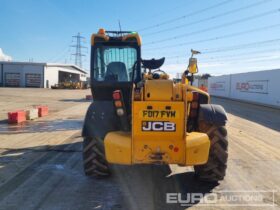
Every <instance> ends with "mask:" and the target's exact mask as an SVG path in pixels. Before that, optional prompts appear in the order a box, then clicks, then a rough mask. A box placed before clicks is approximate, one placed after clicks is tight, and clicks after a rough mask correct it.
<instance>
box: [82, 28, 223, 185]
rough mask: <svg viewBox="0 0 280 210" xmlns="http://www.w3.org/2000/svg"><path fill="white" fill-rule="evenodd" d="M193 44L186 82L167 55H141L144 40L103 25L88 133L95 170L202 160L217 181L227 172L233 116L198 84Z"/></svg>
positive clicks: (87, 154)
mask: <svg viewBox="0 0 280 210" xmlns="http://www.w3.org/2000/svg"><path fill="white" fill-rule="evenodd" d="M197 53H199V52H198V51H193V50H192V56H191V58H190V60H189V65H188V69H187V70H186V71H185V72H184V73H183V76H182V81H181V82H179V83H174V82H173V81H172V80H171V79H169V75H168V74H167V73H166V72H164V71H162V70H160V67H161V66H162V65H163V63H164V58H162V59H158V60H155V59H151V60H143V59H142V58H141V38H140V36H139V35H138V33H135V32H129V31H105V30H104V29H100V30H99V31H98V33H96V34H93V35H92V37H91V91H92V95H93V98H94V102H93V103H92V104H91V105H90V107H89V108H88V111H87V114H86V117H85V121H84V126H83V131H82V135H83V137H84V141H83V164H84V171H85V174H86V175H88V176H98V177H106V176H109V175H110V173H111V172H110V169H109V164H125V165H133V164H178V165H180V166H194V170H195V174H196V177H197V178H199V179H201V180H205V181H210V182H217V181H219V180H222V179H223V178H224V176H225V172H226V167H227V158H228V153H227V149H228V140H227V131H226V128H225V124H226V121H227V116H226V113H225V111H224V109H223V108H222V107H221V106H219V105H213V104H210V97H209V94H208V93H206V92H204V91H202V90H200V89H199V88H197V87H194V86H192V80H193V74H195V73H197V71H198V68H197V59H196V58H194V57H193V55H195V54H197Z"/></svg>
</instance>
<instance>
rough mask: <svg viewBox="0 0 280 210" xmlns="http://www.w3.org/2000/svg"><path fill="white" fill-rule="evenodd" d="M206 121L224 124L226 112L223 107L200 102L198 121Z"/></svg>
mask: <svg viewBox="0 0 280 210" xmlns="http://www.w3.org/2000/svg"><path fill="white" fill-rule="evenodd" d="M202 120H203V121H206V122H207V123H209V124H214V125H217V126H224V125H225V124H226V121H227V114H226V111H225V110H224V108H223V107H222V106H220V105H216V104H201V105H200V108H199V116H198V121H202Z"/></svg>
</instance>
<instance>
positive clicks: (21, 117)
mask: <svg viewBox="0 0 280 210" xmlns="http://www.w3.org/2000/svg"><path fill="white" fill-rule="evenodd" d="M24 121H26V117H25V111H22V110H20V111H15V112H8V123H21V122H24Z"/></svg>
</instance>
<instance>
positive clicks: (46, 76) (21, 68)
mask: <svg viewBox="0 0 280 210" xmlns="http://www.w3.org/2000/svg"><path fill="white" fill-rule="evenodd" d="M86 80H87V72H86V71H84V70H83V69H82V68H80V67H78V66H76V65H70V64H57V63H33V62H10V61H0V87H38V88H51V86H53V85H55V84H58V83H60V82H66V81H72V82H78V81H86Z"/></svg>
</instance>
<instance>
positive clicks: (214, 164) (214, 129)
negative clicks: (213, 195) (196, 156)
mask: <svg viewBox="0 0 280 210" xmlns="http://www.w3.org/2000/svg"><path fill="white" fill-rule="evenodd" d="M199 131H200V132H203V133H207V135H208V136H209V138H210V141H211V146H210V151H209V158H208V162H207V163H206V164H204V165H199V166H195V167H194V170H195V174H196V177H197V178H198V179H200V180H202V181H208V182H218V181H220V180H223V179H224V177H225V175H226V168H227V159H228V139H227V130H226V128H225V126H215V125H211V124H208V123H206V122H204V121H201V122H199Z"/></svg>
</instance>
